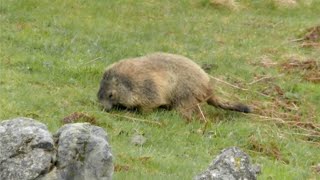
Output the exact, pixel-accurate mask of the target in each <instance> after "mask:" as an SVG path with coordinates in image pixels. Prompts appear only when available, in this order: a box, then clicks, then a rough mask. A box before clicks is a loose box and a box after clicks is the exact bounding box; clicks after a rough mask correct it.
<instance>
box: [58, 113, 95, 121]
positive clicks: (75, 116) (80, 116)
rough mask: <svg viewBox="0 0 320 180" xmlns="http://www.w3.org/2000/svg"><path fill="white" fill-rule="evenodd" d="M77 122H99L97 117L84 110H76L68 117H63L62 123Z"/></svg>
mask: <svg viewBox="0 0 320 180" xmlns="http://www.w3.org/2000/svg"><path fill="white" fill-rule="evenodd" d="M75 122H88V123H91V124H97V121H96V118H95V117H93V116H89V115H88V114H86V113H83V112H74V113H72V114H70V115H68V116H66V117H64V118H63V120H62V123H63V124H68V123H75Z"/></svg>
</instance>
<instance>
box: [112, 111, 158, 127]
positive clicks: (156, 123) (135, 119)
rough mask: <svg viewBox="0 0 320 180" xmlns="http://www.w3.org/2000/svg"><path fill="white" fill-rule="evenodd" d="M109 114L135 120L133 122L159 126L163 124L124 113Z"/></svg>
mask: <svg viewBox="0 0 320 180" xmlns="http://www.w3.org/2000/svg"><path fill="white" fill-rule="evenodd" d="M109 115H111V116H116V117H121V118H125V119H127V120H129V121H135V122H142V123H147V124H153V125H157V126H159V127H161V126H162V125H163V124H162V123H159V122H156V121H148V120H145V119H139V118H134V117H129V116H124V115H119V114H111V113H109Z"/></svg>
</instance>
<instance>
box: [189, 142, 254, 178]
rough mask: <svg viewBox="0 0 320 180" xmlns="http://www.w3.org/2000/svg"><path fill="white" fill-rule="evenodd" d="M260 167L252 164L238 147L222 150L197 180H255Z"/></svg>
mask: <svg viewBox="0 0 320 180" xmlns="http://www.w3.org/2000/svg"><path fill="white" fill-rule="evenodd" d="M258 173H260V167H258V166H252V165H251V164H250V157H249V156H248V155H247V154H246V153H244V152H243V151H241V149H239V148H237V147H231V148H227V149H224V150H222V152H221V154H219V155H218V156H217V157H216V158H215V159H214V160H213V162H212V163H211V165H209V168H208V169H207V170H205V171H204V172H202V173H201V174H200V175H198V176H196V177H195V178H194V179H195V180H238V179H243V180H244V179H246V180H255V179H257V174H258Z"/></svg>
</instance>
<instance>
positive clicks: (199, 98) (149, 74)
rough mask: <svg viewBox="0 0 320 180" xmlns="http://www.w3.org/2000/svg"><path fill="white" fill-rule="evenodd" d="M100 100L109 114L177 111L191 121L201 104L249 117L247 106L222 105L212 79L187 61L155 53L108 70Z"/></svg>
mask: <svg viewBox="0 0 320 180" xmlns="http://www.w3.org/2000/svg"><path fill="white" fill-rule="evenodd" d="M97 96H98V100H99V102H100V103H101V104H102V106H103V108H104V109H105V110H107V111H109V110H111V109H112V108H113V107H115V106H121V107H125V108H127V109H138V110H139V111H141V112H148V111H151V110H153V109H156V108H159V107H166V108H167V109H174V110H177V111H178V112H179V113H181V114H182V115H183V116H184V117H185V118H187V119H188V120H190V119H191V118H192V114H193V112H197V113H199V111H198V110H199V108H198V107H197V104H198V103H201V102H207V103H208V104H209V105H212V106H215V107H219V108H222V109H227V110H232V111H239V112H244V113H249V112H250V108H249V107H248V106H246V105H243V104H240V103H238V104H230V103H222V102H219V101H218V99H217V98H216V97H215V96H214V95H213V91H212V87H211V85H210V78H209V76H208V74H207V73H205V71H204V70H203V69H202V68H201V67H200V66H199V65H197V64H196V63H195V62H193V61H192V60H190V59H188V58H187V57H184V56H180V55H175V54H168V53H153V54H149V55H146V56H142V57H137V58H130V59H124V60H120V61H119V62H116V63H114V64H112V65H110V66H109V67H107V69H106V71H105V73H104V75H103V78H102V80H101V82H100V89H99V92H98V95H97Z"/></svg>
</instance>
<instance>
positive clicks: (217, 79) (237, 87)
mask: <svg viewBox="0 0 320 180" xmlns="http://www.w3.org/2000/svg"><path fill="white" fill-rule="evenodd" d="M210 77H211V78H212V79H214V80H216V81H219V82H222V83H224V84H227V85H229V86H231V87H234V88H236V89H240V90H243V91H248V90H249V89H244V88H241V87H239V86H236V85H233V84H230V83H228V82H226V81H223V80H221V79H219V78H216V77H213V76H210Z"/></svg>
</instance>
